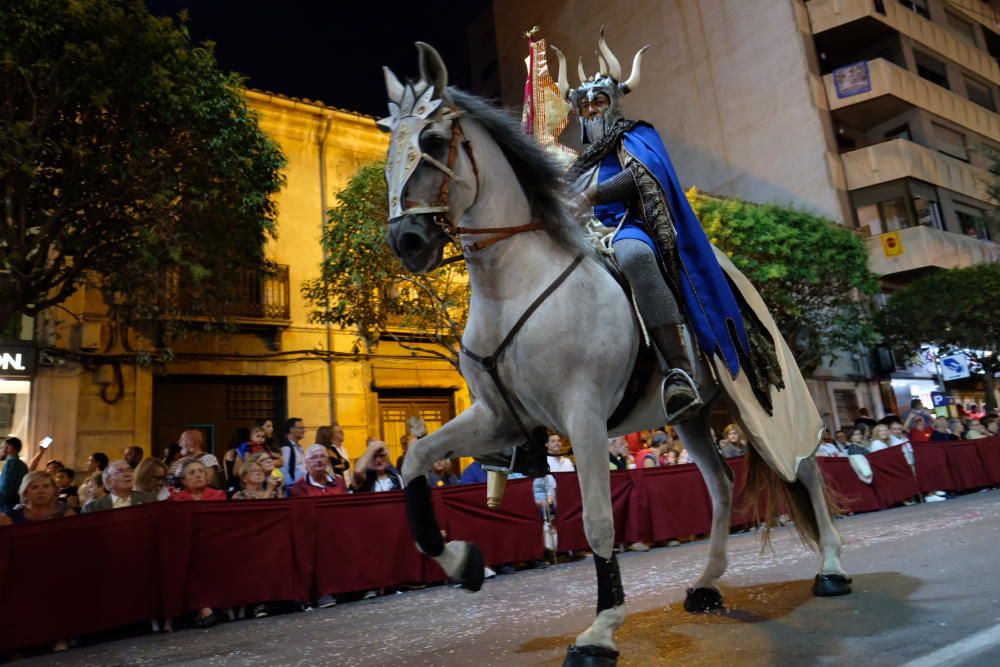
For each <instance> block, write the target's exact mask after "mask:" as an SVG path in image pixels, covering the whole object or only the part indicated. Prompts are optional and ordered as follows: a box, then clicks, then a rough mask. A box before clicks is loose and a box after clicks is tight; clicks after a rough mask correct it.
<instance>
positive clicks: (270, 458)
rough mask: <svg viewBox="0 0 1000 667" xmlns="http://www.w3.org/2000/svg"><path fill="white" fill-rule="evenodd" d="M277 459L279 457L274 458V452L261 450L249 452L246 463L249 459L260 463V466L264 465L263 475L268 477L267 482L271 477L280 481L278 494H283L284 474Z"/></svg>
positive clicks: (284, 485)
mask: <svg viewBox="0 0 1000 667" xmlns="http://www.w3.org/2000/svg"><path fill="white" fill-rule="evenodd" d="M278 460H280V459H275V458H274V454H272V453H271V452H261V453H259V454H251V455H250V456H248V457H247V462H248V463H249V462H250V461H256V462H258V463H260V464H261V466H263V467H264V475H265V476H266V477H267V478H268V481H269V482H270V480H271V478H272V477H273V478H274V479H276V480H278V481H279V482H281V493H279V494H278V495H279V496H283V495H284V494H285V487H286V484H285V476H284V475H283V474H282V472H281V469H280V468H279V467H278Z"/></svg>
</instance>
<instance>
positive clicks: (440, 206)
mask: <svg viewBox="0 0 1000 667" xmlns="http://www.w3.org/2000/svg"><path fill="white" fill-rule="evenodd" d="M461 115H462V110H461V109H456V108H454V107H445V109H444V115H443V116H442V117H441V119H440V120H451V121H452V123H451V142H450V143H449V145H448V158H447V160H448V161H447V163H442V162H441V161H440V160H438V159H436V158H435V157H434V156H432V155H428V154H427V152H426V151H424V150H423V149H421V151H420V160H421V162H426V163H427V164H429V165H431V166H432V167H435V168H436V169H438V170H439V171H440V172H441V173H442V174H444V176H443V177H442V179H441V185H440V186H439V187H438V194H437V201H436V202H435V203H434V204H428V203H426V202H421V201H415V200H411V199H406V200H404V201H403V205H404V207H405V208H404V209H403V212H402V213H401V214H400V217H403V216H405V215H418V214H427V213H430V214H431V220H432V221H433V222H434V224H435V225H437V226H438V227H440V228H441V230H442V231H444V233H445V234H447V235H448V238H449V239H451V241H452V242H453V243H455V244H457V245H458V246H459V247H460V248H461V249H462V254H461V255H456V256H454V257H450V258H448V259H446V260H444V261H443V262H442V265H443V264H450V263H452V262H457V261H460V260H462V259H464V258H465V257H468V256H469V255H471V254H473V253H475V252H479V251H480V250H483V249H485V248H488V247H489V246H491V245H493V244H494V243H497V242H498V241H503V240H504V239H508V238H510V237H511V236H515V235H516V234H520V233H522V232H530V231H536V230H540V229H543V226H542V225H541V223H538V222H530V223H528V224H525V225H517V226H515V227H480V228H473V227H462V226H459V225H456V224H455V222H454V221H453V220H452V219H451V215H450V211H451V207H450V206H449V197H450V195H451V182H452V181H461V180H463V179H462V178H461V177H460V176H458V175H457V174H456V173H455V163H456V162H457V161H458V147H459V146H461V147H462V150H464V151H465V154H466V156H467V157H468V158H469V162H470V163H471V164H472V174H473V176H474V177H475V179H476V194H475V195H474V196H473V198H472V201H473V203H475V201H476V199H477V198H478V197H479V185H480V183H479V166H478V165H477V164H476V156H475V154H473V152H472V142H470V141H469V139H468V137H466V136H465V132H463V131H462V125H461V123H459V120H458V118H459V116H461ZM418 166H419V165H418ZM404 187H405V186H404ZM476 234H495V235H494V236H491V237H490V238H487V239H483V240H481V241H474V242H472V243H462V240H461V237H462V236H463V235H469V236H471V235H476Z"/></svg>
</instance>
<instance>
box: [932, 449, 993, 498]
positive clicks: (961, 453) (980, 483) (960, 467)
mask: <svg viewBox="0 0 1000 667" xmlns="http://www.w3.org/2000/svg"><path fill="white" fill-rule="evenodd" d="M977 443H978V441H977V440H966V441H959V442H946V443H942V447H943V449H944V451H945V455H946V456H947V458H948V468H949V469H950V470H951V478H952V479H953V480H954V481H955V488H957V489H961V490H966V489H978V488H981V487H984V486H990V476H989V475H988V474H987V473H986V467H985V466H984V465H983V460H982V459H981V458H980V457H979V445H978V444H977Z"/></svg>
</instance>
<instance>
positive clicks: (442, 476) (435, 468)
mask: <svg viewBox="0 0 1000 667" xmlns="http://www.w3.org/2000/svg"><path fill="white" fill-rule="evenodd" d="M453 484H458V478H457V477H455V476H454V475H453V474H451V461H449V460H448V459H441V460H440V461H435V462H434V463H432V464H431V470H430V472H428V473H427V486H431V487H434V486H452V485H453Z"/></svg>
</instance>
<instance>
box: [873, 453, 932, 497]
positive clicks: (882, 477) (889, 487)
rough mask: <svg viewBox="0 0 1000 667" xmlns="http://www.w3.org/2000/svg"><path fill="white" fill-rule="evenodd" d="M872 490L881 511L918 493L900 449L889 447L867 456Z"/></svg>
mask: <svg viewBox="0 0 1000 667" xmlns="http://www.w3.org/2000/svg"><path fill="white" fill-rule="evenodd" d="M868 465H870V466H871V468H872V488H873V489H874V490H875V495H876V496H877V497H878V500H879V503H881V505H882V509H888V508H889V507H892V506H893V505H895V504H896V503H901V502H903V501H904V500H906V499H907V498H911V497H913V496H915V495H917V494H918V493H920V488H919V487H918V486H917V478H916V477H914V476H913V470H912V469H911V468H910V464H909V463H907V462H906V457H905V456H903V449H902V447H890V448H889V449H883V450H881V451H878V452H872V453H871V454H869V455H868Z"/></svg>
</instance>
